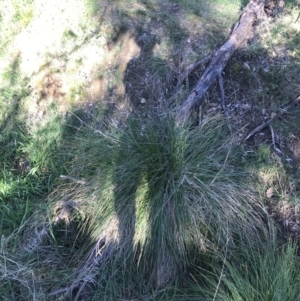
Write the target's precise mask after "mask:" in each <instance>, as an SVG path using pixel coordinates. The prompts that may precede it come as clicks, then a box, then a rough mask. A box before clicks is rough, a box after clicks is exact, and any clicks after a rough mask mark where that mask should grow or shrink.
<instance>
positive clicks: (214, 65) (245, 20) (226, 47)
mask: <svg viewBox="0 0 300 301" xmlns="http://www.w3.org/2000/svg"><path fill="white" fill-rule="evenodd" d="M264 2H265V1H264V0H250V2H249V3H248V5H247V6H246V7H245V8H244V10H243V13H242V14H241V16H240V19H239V21H238V22H237V23H236V24H235V25H234V27H233V30H232V32H231V34H230V36H229V39H228V40H227V41H226V42H225V44H223V45H222V46H221V48H219V49H218V50H217V51H216V52H215V54H214V55H213V57H212V59H211V61H210V64H209V66H208V67H207V69H206V70H205V72H204V73H203V75H202V77H201V79H200V80H199V82H198V83H197V85H196V86H195V87H194V88H193V90H192V91H191V93H190V94H189V96H188V97H187V99H186V100H185V101H184V103H183V104H182V105H181V107H180V108H179V111H178V114H177V120H178V121H179V122H185V121H186V120H187V119H188V117H189V116H190V114H191V112H192V110H193V109H194V108H195V107H196V106H199V105H200V104H201V101H202V99H203V96H204V95H205V93H206V92H207V91H208V89H209V88H210V87H211V85H212V84H213V82H214V81H215V80H216V79H217V78H218V77H219V76H221V73H222V71H223V69H224V68H225V66H226V64H227V62H228V61H229V59H230V58H231V56H232V55H233V53H234V52H235V50H236V49H238V48H239V47H241V46H242V45H244V44H245V43H246V42H247V40H248V39H249V38H250V37H251V36H252V26H253V23H254V22H255V21H256V20H257V19H259V18H260V17H261V16H262V15H263V14H264Z"/></svg>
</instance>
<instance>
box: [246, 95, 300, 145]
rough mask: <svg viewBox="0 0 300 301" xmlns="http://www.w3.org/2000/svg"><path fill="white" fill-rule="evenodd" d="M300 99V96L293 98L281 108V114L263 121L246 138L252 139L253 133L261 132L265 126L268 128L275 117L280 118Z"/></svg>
mask: <svg viewBox="0 0 300 301" xmlns="http://www.w3.org/2000/svg"><path fill="white" fill-rule="evenodd" d="M299 100H300V96H298V97H296V98H295V99H294V100H292V101H291V102H290V103H288V104H287V105H286V106H285V107H284V108H282V109H279V111H280V114H279V115H275V116H274V117H273V118H271V119H270V120H268V121H266V122H264V123H262V124H261V125H259V126H258V127H256V128H255V129H253V130H252V131H251V132H250V133H249V134H248V136H247V137H246V138H245V140H248V139H250V138H251V137H252V136H253V135H255V134H256V133H258V132H260V131H261V130H263V129H264V128H266V127H267V126H268V125H269V124H270V123H271V122H272V121H273V120H274V119H276V118H278V116H281V115H282V114H284V113H286V112H287V111H288V110H289V109H290V108H291V107H292V106H293V105H294V104H296V103H297V102H298V101H299Z"/></svg>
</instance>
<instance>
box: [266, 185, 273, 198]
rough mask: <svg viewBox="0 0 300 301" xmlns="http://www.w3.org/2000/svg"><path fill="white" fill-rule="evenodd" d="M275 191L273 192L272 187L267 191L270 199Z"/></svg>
mask: <svg viewBox="0 0 300 301" xmlns="http://www.w3.org/2000/svg"><path fill="white" fill-rule="evenodd" d="M273 194H274V192H273V188H272V187H270V188H269V189H268V190H267V192H266V196H267V198H268V199H270V198H271V197H272V196H273Z"/></svg>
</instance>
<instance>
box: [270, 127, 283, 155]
mask: <svg viewBox="0 0 300 301" xmlns="http://www.w3.org/2000/svg"><path fill="white" fill-rule="evenodd" d="M269 127H270V130H271V135H272V144H273V148H274V150H275V151H276V152H277V153H279V154H282V151H281V150H280V149H279V148H277V147H276V140H275V134H274V130H273V128H272V126H271V125H269Z"/></svg>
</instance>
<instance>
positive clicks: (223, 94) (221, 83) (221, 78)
mask: <svg viewBox="0 0 300 301" xmlns="http://www.w3.org/2000/svg"><path fill="white" fill-rule="evenodd" d="M218 77H219V86H220V91H221V101H222V109H223V112H224V114H225V115H226V118H227V126H228V129H229V131H230V133H231V132H232V129H231V125H230V116H229V114H228V111H227V109H226V106H225V91H224V83H223V77H222V74H219V76H218Z"/></svg>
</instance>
